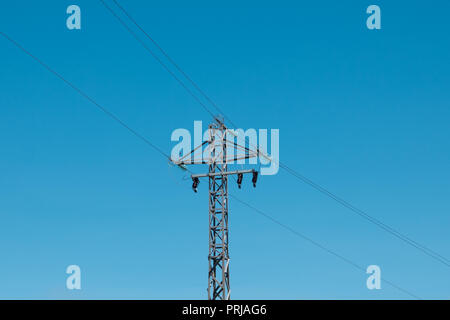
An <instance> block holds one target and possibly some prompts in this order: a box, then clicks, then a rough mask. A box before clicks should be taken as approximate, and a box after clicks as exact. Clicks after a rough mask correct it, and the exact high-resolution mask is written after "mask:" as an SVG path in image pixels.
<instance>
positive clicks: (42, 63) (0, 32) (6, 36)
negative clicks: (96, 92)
mask: <svg viewBox="0 0 450 320" xmlns="http://www.w3.org/2000/svg"><path fill="white" fill-rule="evenodd" d="M0 34H1V35H2V36H3V37H4V38H5V39H7V40H8V41H9V42H11V43H12V44H14V45H15V46H16V47H17V48H19V49H20V50H22V51H23V52H24V53H25V54H27V55H28V56H30V57H31V58H33V60H34V61H36V62H37V63H39V64H40V65H41V66H43V67H44V68H45V69H47V70H48V71H49V72H51V73H52V74H54V75H55V76H56V77H58V78H59V79H61V80H62V81H64V82H65V83H66V84H67V85H68V86H69V87H71V88H72V89H74V90H75V91H76V92H78V94H80V95H81V96H82V97H84V98H85V99H87V100H88V101H89V102H91V103H92V104H93V105H94V106H96V107H97V108H98V109H100V110H101V111H102V112H103V113H105V114H106V115H107V116H109V117H110V118H112V119H113V120H115V121H116V122H117V123H119V124H120V125H121V126H122V127H124V128H125V129H127V130H128V131H130V132H131V133H132V134H133V135H135V136H136V137H138V138H139V139H141V140H142V141H144V142H145V143H146V144H147V145H149V146H150V147H152V148H153V149H154V150H156V151H157V152H159V153H160V154H162V155H163V156H164V157H166V158H167V159H169V160H170V157H169V155H168V154H166V153H165V152H164V151H163V150H162V149H161V148H159V147H158V146H156V145H155V144H153V143H152V142H151V141H150V140H148V139H147V138H145V137H144V136H143V135H142V134H140V133H139V132H137V131H136V130H134V129H133V128H131V127H130V126H129V125H127V124H126V123H125V122H124V121H122V120H121V119H120V118H119V117H118V116H116V115H115V114H114V113H112V112H111V111H109V110H108V109H106V108H105V107H103V106H102V105H100V104H99V103H98V102H97V101H95V100H94V99H92V98H91V97H90V96H89V95H88V94H87V93H85V92H84V91H83V90H81V89H80V88H78V87H77V86H75V85H74V84H73V83H72V82H70V81H69V80H67V79H66V78H64V77H63V76H62V75H60V74H59V73H58V72H56V71H55V70H53V69H52V68H50V67H49V66H48V65H47V64H46V63H44V62H43V61H42V60H40V59H39V58H37V57H36V56H35V55H33V54H32V53H31V52H29V51H28V50H27V49H25V48H24V47H23V46H22V45H21V44H20V43H18V42H17V41H15V40H14V39H12V38H11V37H10V36H8V35H7V34H6V33H4V32H2V31H0Z"/></svg>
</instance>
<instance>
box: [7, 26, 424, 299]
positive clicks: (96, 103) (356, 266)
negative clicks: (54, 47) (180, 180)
mask: <svg viewBox="0 0 450 320" xmlns="http://www.w3.org/2000/svg"><path fill="white" fill-rule="evenodd" d="M0 35H2V36H3V37H4V38H5V39H7V40H8V41H10V42H11V43H12V44H13V45H15V46H16V47H17V48H19V49H20V50H21V51H23V52H24V53H25V54H27V55H28V56H29V57H31V58H32V59H33V60H34V61H36V62H38V63H39V64H40V65H41V66H42V67H44V68H45V69H46V70H47V71H49V72H50V73H52V74H53V75H55V76H56V77H57V78H59V79H61V80H62V81H64V82H65V83H66V84H67V85H68V86H69V87H71V88H72V89H73V90H75V91H76V92H77V93H78V94H80V95H81V96H83V97H84V98H86V99H87V100H88V101H89V102H91V103H92V104H94V105H95V106H96V107H97V108H99V109H100V110H101V111H103V112H104V113H105V114H106V115H108V116H109V117H110V118H112V119H113V120H115V121H116V122H118V123H119V124H120V125H121V126H123V127H124V128H126V129H127V130H128V131H130V132H131V133H133V135H135V136H136V137H137V138H139V139H140V140H142V141H144V142H145V143H146V144H147V145H148V146H150V147H151V148H152V149H154V150H156V151H157V152H158V153H160V154H161V155H162V156H164V157H165V158H166V159H170V157H169V156H168V155H167V154H166V153H165V152H164V151H162V149H160V148H159V147H158V146H156V145H155V144H154V143H152V142H151V141H150V140H149V139H147V138H146V137H144V136H143V135H141V134H140V133H138V132H137V131H136V130H134V129H132V128H131V127H130V126H129V125H127V124H126V123H125V122H123V121H122V120H121V119H120V118H118V117H117V116H116V115H114V114H113V113H112V112H110V111H109V110H108V109H106V108H105V107H103V106H102V105H100V104H99V103H98V102H96V101H95V100H94V99H93V98H92V97H90V96H89V95H88V94H86V93H85V92H84V91H83V90H81V89H80V88H78V87H77V86H76V85H74V84H73V83H72V82H70V81H68V80H67V79H66V78H64V77H63V76H62V75H61V74H59V73H58V72H56V71H55V70H53V69H52V68H51V67H50V66H49V65H47V64H46V63H44V62H43V61H42V60H40V59H39V58H37V57H36V56H35V55H33V54H32V53H31V52H30V51H28V50H27V49H25V48H24V47H23V46H22V45H21V44H19V43H18V42H17V41H15V40H14V39H12V38H11V37H10V36H8V35H7V34H6V33H4V32H2V31H0ZM186 170H187V171H188V172H190V173H192V172H191V171H190V170H189V169H186ZM230 196H232V197H233V198H234V199H235V200H237V201H238V202H240V203H242V204H244V205H246V206H247V207H249V208H251V209H252V210H254V211H255V212H257V213H258V214H261V215H263V216H264V217H266V218H268V219H269V220H271V221H273V222H275V223H276V224H278V225H280V226H281V227H283V228H285V229H287V230H289V231H290V232H292V233H294V234H296V235H297V236H299V237H301V238H303V239H304V240H307V241H309V242H310V243H312V244H314V245H315V246H317V247H320V248H321V249H322V250H325V251H327V252H328V253H330V254H332V255H334V256H336V257H338V258H339V259H341V260H343V261H345V262H347V263H349V264H351V265H352V266H354V267H355V268H357V269H359V270H362V271H364V272H365V270H364V268H362V267H361V266H359V265H358V264H356V263H354V262H352V261H351V260H349V259H347V258H345V257H343V256H342V255H340V254H338V253H336V252H334V251H333V250H331V249H328V248H326V247H325V246H323V245H321V244H319V243H318V242H316V241H314V240H312V239H311V238H309V237H306V236H304V235H302V234H301V233H299V232H298V231H296V230H294V229H293V228H291V227H289V226H287V225H284V224H283V223H281V222H279V221H278V220H276V219H274V218H273V217H271V216H269V215H268V214H266V213H264V212H263V211H261V210H259V209H257V208H255V207H253V206H251V205H250V204H248V203H246V202H244V201H243V200H240V199H239V198H237V197H236V196H233V195H230ZM384 281H385V282H386V283H388V284H389V285H391V286H392V287H394V288H396V289H398V290H400V291H402V292H404V293H406V294H408V295H410V296H411V297H413V298H415V299H420V297H418V296H417V295H414V294H412V293H410V292H409V291H407V290H405V289H403V288H401V287H399V286H397V285H396V284H394V283H392V282H391V281H388V280H386V279H384Z"/></svg>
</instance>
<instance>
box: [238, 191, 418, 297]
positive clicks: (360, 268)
mask: <svg viewBox="0 0 450 320" xmlns="http://www.w3.org/2000/svg"><path fill="white" fill-rule="evenodd" d="M230 197H232V198H233V199H235V200H236V201H238V202H240V203H241V204H243V205H245V206H246V207H248V208H250V209H252V210H253V211H255V212H256V213H258V214H259V215H261V216H263V217H265V218H266V219H268V220H270V221H272V222H273V223H275V224H277V225H279V226H280V227H282V228H284V229H286V230H288V231H289V232H291V233H292V234H294V235H296V236H297V237H300V238H302V239H303V240H305V241H308V242H309V243H311V244H313V245H314V246H316V247H318V248H320V249H322V250H323V251H325V252H327V253H329V254H331V255H333V256H335V257H337V258H338V259H340V260H342V261H344V262H346V263H347V264H349V265H351V266H353V267H355V268H356V269H358V270H360V271H363V272H366V270H365V269H364V268H363V267H362V266H360V265H359V264H357V263H356V262H353V261H352V260H350V259H348V258H346V257H344V256H343V255H341V254H339V253H337V252H335V251H333V250H331V249H329V248H327V247H325V246H324V245H322V244H320V243H318V242H317V241H315V240H313V239H311V238H310V237H308V236H305V235H304V234H302V233H300V232H299V231H297V230H295V229H293V228H291V227H289V226H288V225H286V224H284V223H282V222H280V221H279V220H277V219H275V218H274V217H272V216H271V215H269V214H267V213H266V212H264V211H262V210H260V209H258V208H256V207H254V206H252V205H250V204H249V203H248V202H245V201H243V200H241V199H239V198H237V197H235V196H234V195H232V194H230ZM382 281H384V282H386V283H387V284H389V285H390V286H392V287H394V288H396V289H398V290H400V291H402V292H403V293H406V294H407V295H409V296H411V297H413V298H415V299H418V300H422V298H420V297H419V296H417V295H415V294H413V293H411V292H409V291H407V290H405V289H403V288H401V287H399V286H398V285H396V284H395V283H393V282H392V281H389V280H387V279H386V278H385V277H383V279H382Z"/></svg>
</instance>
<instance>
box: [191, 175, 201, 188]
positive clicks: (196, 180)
mask: <svg viewBox="0 0 450 320" xmlns="http://www.w3.org/2000/svg"><path fill="white" fill-rule="evenodd" d="M199 183H200V180H199V179H198V178H197V177H195V178H192V190H194V192H197V186H198V184H199Z"/></svg>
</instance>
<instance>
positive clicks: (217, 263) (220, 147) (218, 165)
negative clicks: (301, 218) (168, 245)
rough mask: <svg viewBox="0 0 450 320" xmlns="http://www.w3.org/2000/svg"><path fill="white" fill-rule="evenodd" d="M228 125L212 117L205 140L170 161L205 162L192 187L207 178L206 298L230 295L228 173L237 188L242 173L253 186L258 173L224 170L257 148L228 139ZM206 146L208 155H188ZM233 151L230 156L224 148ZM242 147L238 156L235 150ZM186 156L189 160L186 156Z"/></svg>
mask: <svg viewBox="0 0 450 320" xmlns="http://www.w3.org/2000/svg"><path fill="white" fill-rule="evenodd" d="M228 133H229V132H228V129H227V128H226V126H225V124H224V123H223V121H221V120H219V119H216V121H215V122H213V123H212V124H210V125H209V140H208V141H205V142H203V143H202V144H201V145H200V146H197V147H196V148H194V149H193V150H192V151H191V152H190V153H188V154H186V155H184V156H183V157H182V158H181V159H180V160H178V161H173V162H174V163H175V164H177V165H179V166H182V167H183V166H184V165H186V164H208V169H209V170H208V173H204V174H192V175H191V177H192V181H193V184H192V188H193V190H194V191H195V192H197V186H198V184H199V183H200V180H199V178H208V181H209V254H208V265H209V267H208V299H209V300H229V299H230V255H229V246H228V231H229V229H228V176H229V175H237V176H238V178H237V183H238V186H239V188H240V187H241V183H242V176H243V174H248V173H252V174H253V179H252V182H253V186H255V185H256V180H257V176H258V173H257V172H256V171H255V170H253V169H250V170H237V171H228V163H230V162H232V161H235V160H238V159H248V158H251V157H256V156H258V154H259V152H258V150H257V151H255V152H252V151H250V150H249V149H248V148H246V147H245V146H239V145H238V144H237V143H235V142H234V141H230V140H228V137H227V136H228ZM205 145H206V146H207V148H208V152H206V154H207V155H209V158H207V159H201V160H199V161H197V160H195V159H192V155H193V154H194V153H195V152H196V151H197V150H199V149H200V151H201V150H202V149H201V148H202V147H203V146H205ZM227 148H230V149H229V150H231V151H233V152H230V153H231V157H230V156H229V154H228V149H227ZM237 149H239V150H241V151H244V155H243V156H241V157H238V156H237V154H236V153H235V151H236V150H237ZM188 156H190V157H191V159H190V160H186V159H187V157H188Z"/></svg>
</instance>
